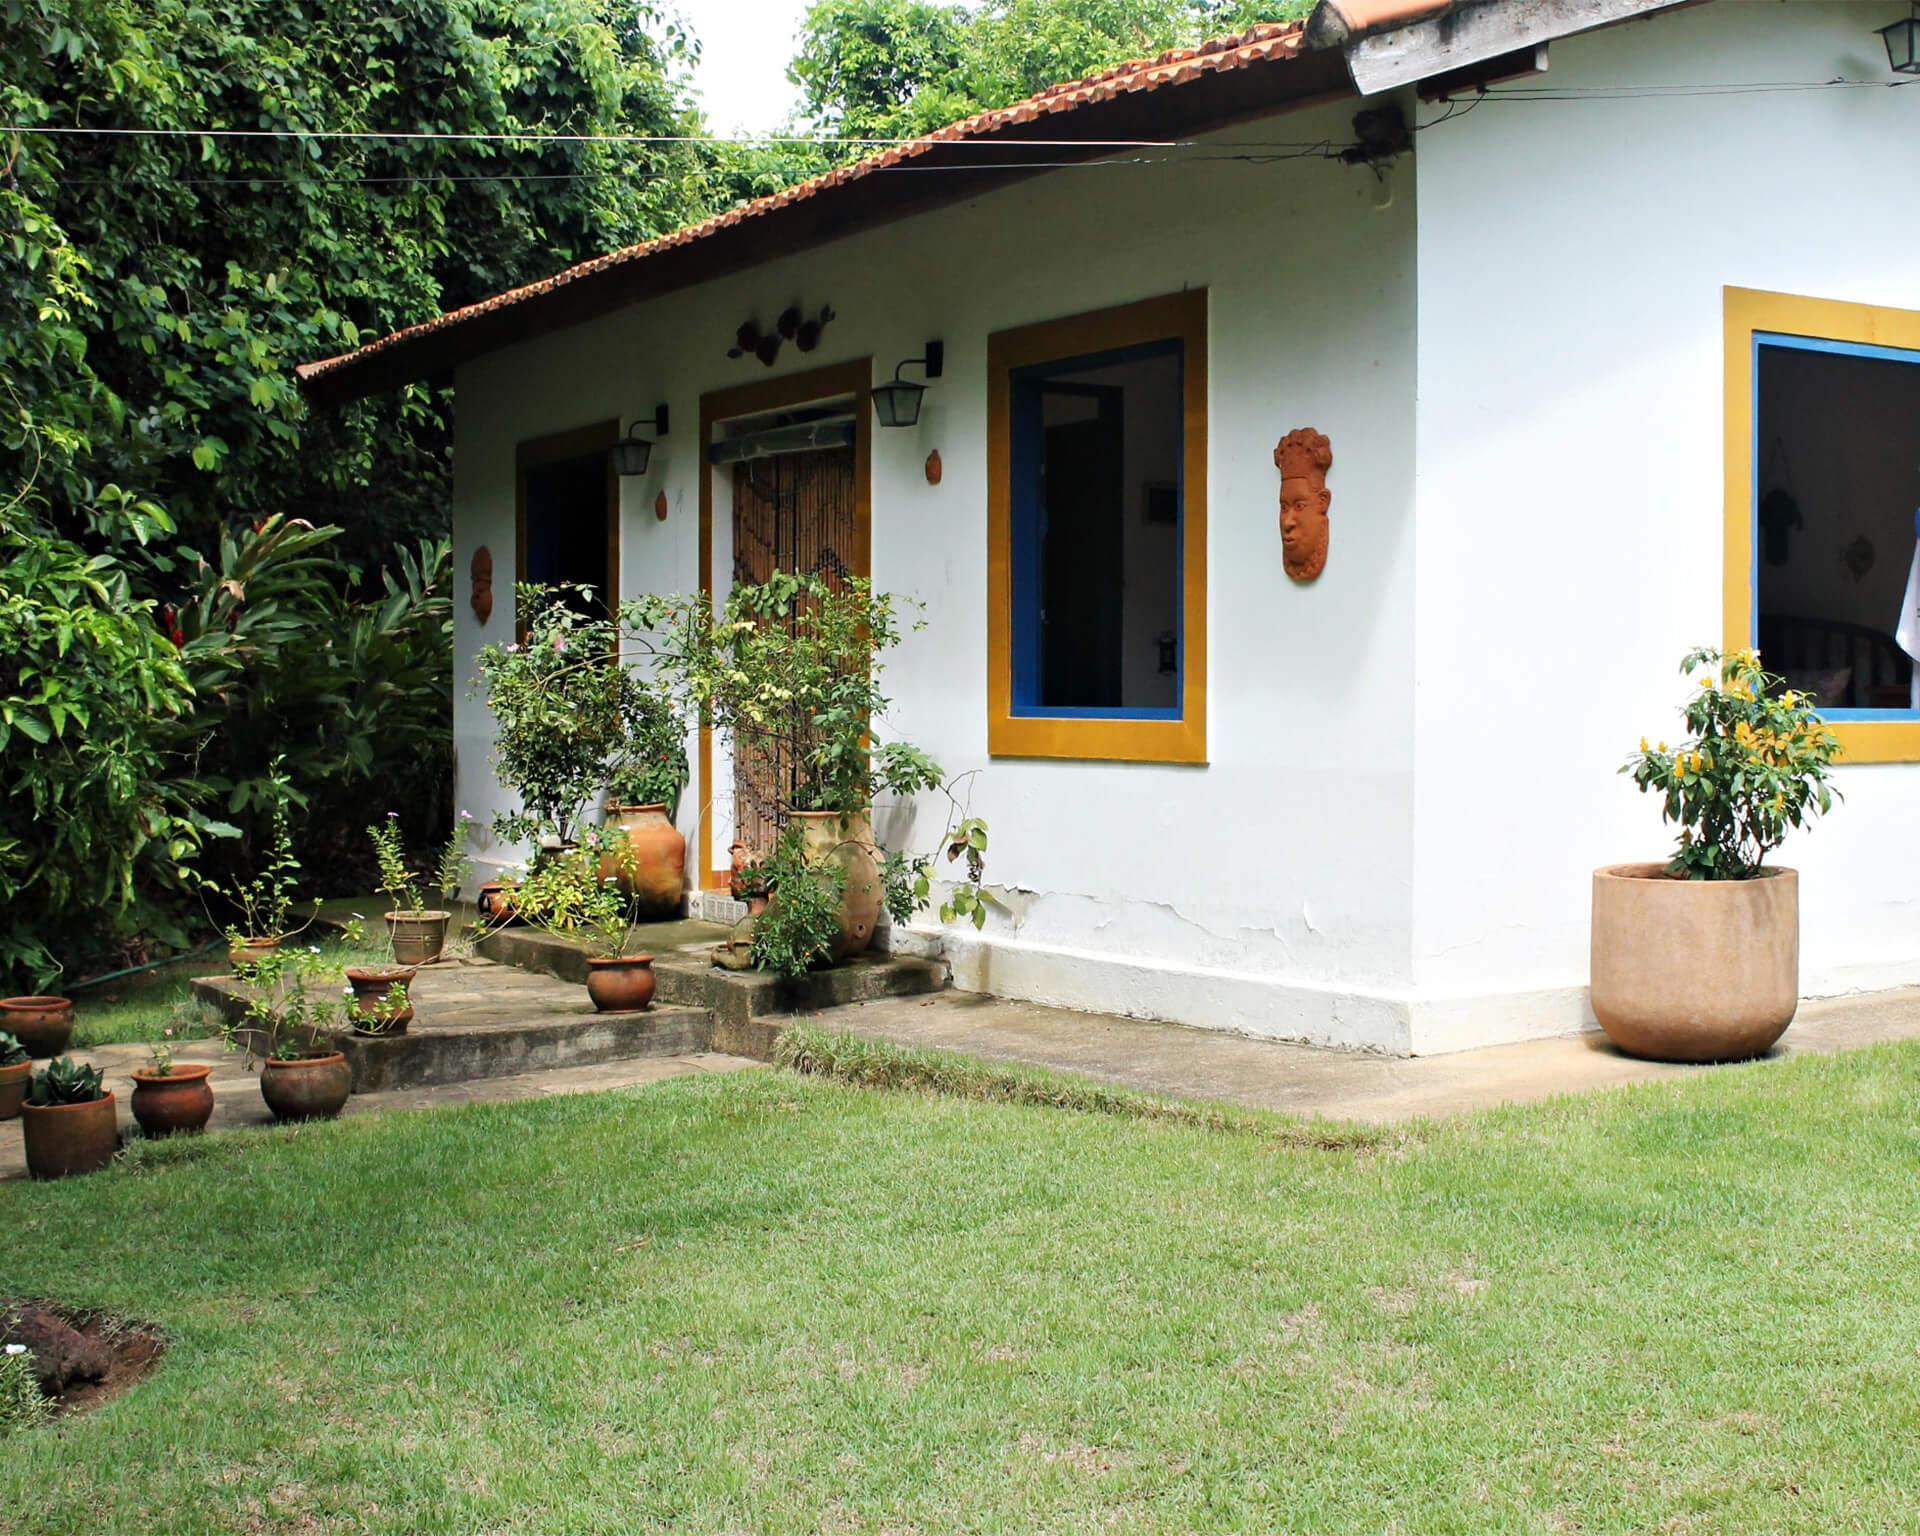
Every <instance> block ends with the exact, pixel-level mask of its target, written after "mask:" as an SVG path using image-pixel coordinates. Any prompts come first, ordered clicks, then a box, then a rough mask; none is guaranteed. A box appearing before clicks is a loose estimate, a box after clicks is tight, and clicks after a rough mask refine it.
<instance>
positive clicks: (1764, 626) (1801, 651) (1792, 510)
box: [1753, 336, 1920, 711]
mask: <svg viewBox="0 0 1920 1536" xmlns="http://www.w3.org/2000/svg"><path fill="white" fill-rule="evenodd" d="M1756 340H1757V343H1758V345H1757V347H1756V358H1755V365H1756V399H1755V431H1754V479H1753V488H1754V520H1755V522H1754V542H1755V550H1754V573H1755V589H1756V590H1755V594H1754V596H1755V605H1754V607H1755V613H1756V616H1757V618H1756V624H1755V631H1756V633H1755V639H1756V641H1757V643H1758V645H1759V647H1760V654H1761V658H1762V660H1763V661H1764V662H1765V664H1766V666H1767V668H1768V670H1769V671H1773V672H1778V673H1781V674H1782V675H1784V676H1785V677H1786V679H1787V683H1788V685H1789V686H1790V687H1793V688H1797V689H1799V690H1801V691H1802V692H1804V693H1807V694H1810V695H1812V696H1813V698H1814V699H1815V700H1816V701H1817V703H1818V705H1819V706H1820V707H1821V708H1822V709H1824V710H1828V711H1833V710H1874V711H1889V710H1898V711H1905V710H1907V709H1909V708H1910V707H1911V705H1912V704H1913V703H1914V702H1915V701H1914V698H1913V681H1912V680H1913V661H1912V659H1911V657H1909V656H1908V655H1907V653H1906V652H1905V651H1903V650H1902V649H1901V646H1900V643H1899V641H1898V639H1896V635H1897V633H1898V632H1900V631H1901V629H1902V625H1901V622H1900V620H1901V614H1902V612H1903V606H1904V603H1905V601H1906V595H1907V587H1908V577H1909V574H1910V571H1911V570H1912V567H1913V562H1914V552H1915V507H1916V503H1920V353H1911V352H1893V351H1890V350H1889V349H1886V348H1878V347H1866V346H1853V345H1849V344H1842V343H1837V342H1814V341H1808V340H1804V339H1801V338H1797V337H1785V336H1782V337H1772V336H1761V337H1758V338H1756ZM1907 638H1908V641H1909V643H1915V644H1920V639H1916V637H1915V636H1914V635H1913V634H1912V633H1911V631H1909V633H1908V635H1907Z"/></svg>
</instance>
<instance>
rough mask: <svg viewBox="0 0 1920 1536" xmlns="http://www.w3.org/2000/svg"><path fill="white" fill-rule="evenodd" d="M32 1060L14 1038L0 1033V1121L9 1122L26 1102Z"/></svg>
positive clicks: (31, 1075) (31, 1074) (24, 1048)
mask: <svg viewBox="0 0 1920 1536" xmlns="http://www.w3.org/2000/svg"><path fill="white" fill-rule="evenodd" d="M32 1082H33V1058H32V1057H31V1056H30V1055H29V1054H28V1053H27V1048H26V1047H25V1046H24V1045H22V1044H21V1043H20V1042H19V1040H18V1039H16V1038H15V1037H14V1036H12V1035H9V1034H7V1033H5V1032H4V1031H0V1120H11V1119H13V1118H14V1116H16V1115H18V1114H19V1113H20V1106H21V1105H22V1104H23V1103H25V1102H26V1097H27V1089H28V1087H29V1086H31V1084H32Z"/></svg>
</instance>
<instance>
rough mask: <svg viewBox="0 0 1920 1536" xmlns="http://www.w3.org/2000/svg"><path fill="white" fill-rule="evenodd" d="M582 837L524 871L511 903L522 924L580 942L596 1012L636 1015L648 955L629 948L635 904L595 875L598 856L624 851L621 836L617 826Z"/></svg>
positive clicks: (644, 997)
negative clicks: (523, 919) (583, 945)
mask: <svg viewBox="0 0 1920 1536" xmlns="http://www.w3.org/2000/svg"><path fill="white" fill-rule="evenodd" d="M588 836H589V841H588V842H586V843H584V844H582V845H581V846H579V847H577V848H571V849H568V850H566V851H565V852H563V853H558V854H555V855H554V856H552V857H551V858H548V859H545V860H543V861H542V862H541V864H540V866H539V867H538V868H537V869H534V870H532V871H530V872H529V873H528V875H527V877H526V879H525V880H524V881H523V882H522V883H521V885H520V886H519V888H518V890H517V891H516V892H515V901H516V903H517V904H518V906H519V909H520V911H521V913H522V914H523V915H524V916H525V917H526V919H527V921H528V922H530V923H533V924H535V925H537V926H539V927H541V928H544V929H546V930H547V931H548V932H550V933H557V934H560V935H563V936H565V937H568V938H577V939H581V940H583V941H584V942H585V943H586V945H587V947H588V957H587V996H588V997H590V998H592V999H593V1006H594V1007H595V1008H596V1009H597V1010H599V1011H600V1012H601V1013H638V1012H641V1011H643V1010H644V1009H645V1008H646V1007H647V1006H648V1005H649V1004H650V1003H651V1002H652V1001H653V992H654V985H655V977H654V974H653V956H652V955H646V954H636V953H633V952H632V946H633V943H634V939H635V937H636V934H635V925H636V916H635V914H636V912H637V910H638V902H637V901H636V899H635V898H634V897H633V896H632V895H630V894H629V893H628V892H627V891H626V890H625V888H624V887H623V886H622V885H621V884H620V882H619V880H618V879H615V878H613V877H611V876H603V875H602V874H601V873H600V861H601V859H602V858H603V857H604V856H605V855H606V854H608V853H612V854H614V855H615V856H620V855H622V854H624V852H625V849H624V846H623V845H624V841H625V840H624V838H623V837H622V835H621V833H620V832H619V831H618V830H615V831H612V832H608V833H602V834H595V833H590V834H588ZM603 845H604V846H603Z"/></svg>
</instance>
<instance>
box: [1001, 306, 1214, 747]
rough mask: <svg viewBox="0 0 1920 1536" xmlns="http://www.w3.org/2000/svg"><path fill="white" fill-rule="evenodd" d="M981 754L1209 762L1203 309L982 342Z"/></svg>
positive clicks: (1117, 313) (1140, 313) (1086, 322)
mask: <svg viewBox="0 0 1920 1536" xmlns="http://www.w3.org/2000/svg"><path fill="white" fill-rule="evenodd" d="M989 365H990V370H991V380H990V389H991V397H990V398H991V409H992V413H993V419H992V422H991V431H990V439H989V441H990V448H991V453H990V458H991V460H992V462H991V463H990V465H989V473H990V475H991V477H992V481H991V485H992V507H991V520H990V579H991V581H992V583H993V591H992V610H991V612H990V615H989V618H990V623H991V642H992V643H991V647H990V652H991V654H990V666H991V667H992V669H993V670H992V674H991V676H990V679H989V708H990V716H989V722H988V726H989V741H990V746H991V748H992V750H993V751H994V752H996V753H1002V754H1011V755H1031V756H1052V757H1111V758H1131V759H1146V760H1156V761H1167V762H1198V761H1203V760H1204V758H1205V755H1206V735H1205V728H1206V723H1205V698H1206V693H1205V666H1206V492H1205V460H1206V298H1205V295H1204V293H1194V294H1181V295H1178V296H1176V297H1173V298H1168V299H1155V300H1149V301H1147V302H1146V303H1143V304H1135V305H1128V306H1126V307H1125V308H1122V309H1116V310H1105V311H1101V312H1098V313H1096V314H1091V315H1080V316H1076V317H1074V318H1072V319H1070V320H1065V321H1055V322H1050V323H1048V324H1045V325H1039V326H1029V327H1025V328H1023V329H1021V330H1018V331H1008V332H1002V333H1001V334H999V335H997V336H995V337H993V338H992V342H991V347H990V358H989Z"/></svg>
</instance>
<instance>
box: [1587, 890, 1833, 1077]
mask: <svg viewBox="0 0 1920 1536" xmlns="http://www.w3.org/2000/svg"><path fill="white" fill-rule="evenodd" d="M1592 973H1593V1013H1594V1017H1595V1018H1597V1019H1598V1020H1599V1021H1600V1027H1601V1028H1602V1029H1604V1030H1605V1031H1606V1032H1607V1035H1608V1037H1609V1038H1610V1039H1611V1040H1612V1041H1613V1042H1614V1044H1615V1045H1617V1046H1619V1047H1620V1049H1621V1050H1623V1051H1626V1052H1628V1053H1629V1054H1631V1055H1634V1056H1645V1057H1649V1058H1651V1059H1652V1060H1655V1061H1739V1060H1742V1059H1743V1058H1745V1057H1749V1056H1758V1055H1760V1054H1761V1053H1762V1052H1764V1051H1766V1050H1768V1049H1770V1048H1771V1047H1772V1045H1773V1043H1774V1041H1776V1040H1778V1039H1779V1038H1780V1036H1781V1035H1782V1034H1784V1033H1785V1032H1786V1028H1787V1026H1788V1025H1789V1024H1790V1023H1792V1022H1793V1014H1794V1010H1795V1008H1797V1007H1798V1006H1799V1001H1800V876H1799V875H1798V874H1797V873H1796V872H1795V871H1793V870H1791V869H1769V870H1766V871H1765V872H1763V873H1762V874H1760V875H1759V876H1757V877H1755V878H1754V879H1752V880H1682V879H1678V878H1676V877H1675V876H1673V875H1671V874H1669V873H1668V872H1667V866H1666V865H1664V864H1615V865H1612V866H1611V867H1609V868H1606V869H1597V870H1595V871H1594V873H1593V953H1592Z"/></svg>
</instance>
